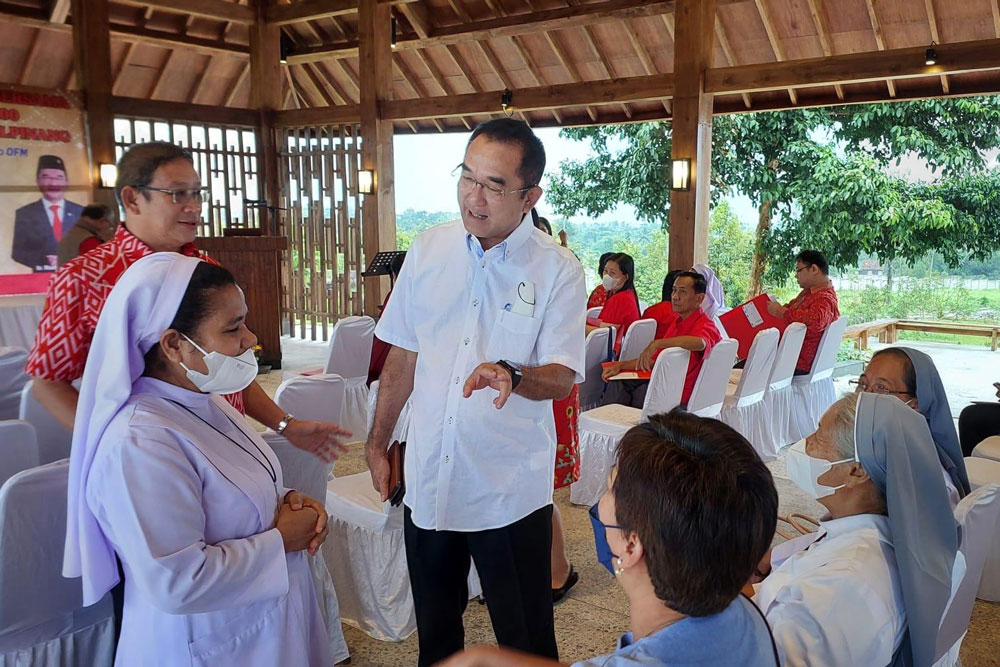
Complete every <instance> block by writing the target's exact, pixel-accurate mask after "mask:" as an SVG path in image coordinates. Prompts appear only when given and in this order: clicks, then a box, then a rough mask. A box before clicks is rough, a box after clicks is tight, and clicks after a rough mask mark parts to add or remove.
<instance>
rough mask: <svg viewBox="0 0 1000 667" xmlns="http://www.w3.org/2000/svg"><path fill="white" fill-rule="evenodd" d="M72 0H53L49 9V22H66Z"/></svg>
mask: <svg viewBox="0 0 1000 667" xmlns="http://www.w3.org/2000/svg"><path fill="white" fill-rule="evenodd" d="M69 5H70V0H53V2H52V9H51V10H49V23H65V22H66V19H67V18H69Z"/></svg>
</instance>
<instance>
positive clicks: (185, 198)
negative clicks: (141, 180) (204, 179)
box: [133, 185, 208, 204]
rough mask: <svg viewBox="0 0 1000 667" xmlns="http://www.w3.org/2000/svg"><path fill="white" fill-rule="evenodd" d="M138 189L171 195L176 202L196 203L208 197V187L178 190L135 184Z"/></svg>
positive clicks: (202, 201)
mask: <svg viewBox="0 0 1000 667" xmlns="http://www.w3.org/2000/svg"><path fill="white" fill-rule="evenodd" d="M133 187H134V188H136V189H137V190H146V191H147V192H162V193H163V194H165V195H170V199H171V201H173V202H174V203H175V204H187V203H189V202H191V201H194V203H196V204H202V203H204V201H205V199H207V198H208V188H206V187H201V188H191V189H187V188H181V189H178V190H171V189H169V188H154V187H150V186H148V185H135V186H133Z"/></svg>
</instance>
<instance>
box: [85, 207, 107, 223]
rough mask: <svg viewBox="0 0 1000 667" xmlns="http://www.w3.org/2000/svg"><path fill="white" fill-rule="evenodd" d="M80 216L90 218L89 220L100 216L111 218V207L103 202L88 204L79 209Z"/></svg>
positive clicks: (97, 218)
mask: <svg viewBox="0 0 1000 667" xmlns="http://www.w3.org/2000/svg"><path fill="white" fill-rule="evenodd" d="M80 217H81V218H90V219H91V220H100V219H101V218H108V219H109V220H110V219H111V209H110V208H109V207H107V206H105V205H104V204H88V205H87V206H84V207H83V210H82V211H80Z"/></svg>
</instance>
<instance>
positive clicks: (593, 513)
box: [587, 503, 626, 530]
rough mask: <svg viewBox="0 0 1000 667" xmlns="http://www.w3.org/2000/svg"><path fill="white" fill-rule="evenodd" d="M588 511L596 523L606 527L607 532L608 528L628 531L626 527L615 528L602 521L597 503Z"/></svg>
mask: <svg viewBox="0 0 1000 667" xmlns="http://www.w3.org/2000/svg"><path fill="white" fill-rule="evenodd" d="M587 511H588V512H590V518H591V519H593V520H594V521H595V522H597V523H599V524H600V525H602V526H604V529H605V530H607V529H608V528H617V529H618V530H626V528H625V526H615V525H612V524H609V523H604V522H603V521H601V517H600V516H599V515H598V514H597V503H594V504H593V505H591V506H590V509H589V510H587Z"/></svg>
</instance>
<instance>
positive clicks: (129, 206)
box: [26, 142, 349, 460]
mask: <svg viewBox="0 0 1000 667" xmlns="http://www.w3.org/2000/svg"><path fill="white" fill-rule="evenodd" d="M115 190H116V194H117V196H118V200H119V201H120V202H121V204H122V207H123V208H124V209H125V220H124V222H123V223H122V225H121V226H120V227H119V229H118V233H117V234H115V236H114V238H113V239H111V241H109V242H107V243H104V244H102V245H100V246H98V247H97V248H95V249H93V250H91V251H90V252H88V253H85V254H83V255H81V256H80V257H77V258H76V259H74V260H72V261H70V262H68V263H67V264H66V265H65V266H63V267H62V268H60V269H59V271H58V272H57V273H56V275H55V277H54V278H53V280H52V284H51V285H50V287H49V293H48V295H47V296H46V299H45V309H44V311H43V313H42V320H41V322H40V324H39V326H38V332H37V333H36V335H35V344H34V347H33V348H32V350H31V355H30V356H29V358H28V363H27V366H26V371H27V372H28V374H29V375H31V376H32V377H33V378H34V379H35V382H34V385H33V392H34V395H35V397H36V398H37V399H38V401H39V402H40V403H41V404H42V405H44V406H45V407H46V409H48V411H49V412H51V413H52V414H53V415H54V416H55V417H56V418H57V419H58V420H59V421H60V422H62V424H63V425H64V426H66V427H67V428H69V429H70V430H72V428H73V420H74V418H75V416H76V404H77V398H78V393H77V391H76V389H75V388H74V387H73V386H72V382H74V381H75V380H77V379H79V378H80V377H81V376H82V375H83V369H84V366H85V365H86V362H87V354H88V352H89V350H90V343H91V340H92V338H93V336H94V329H95V328H96V327H97V318H98V316H99V315H100V314H101V309H102V308H103V307H104V302H105V301H106V300H107V298H108V295H109V294H110V293H111V288H112V287H114V285H115V283H116V282H117V281H118V278H119V277H120V276H121V275H122V273H123V272H124V271H125V269H127V268H128V267H129V266H130V265H131V264H132V263H134V262H136V261H137V260H139V259H141V258H142V257H145V256H146V255H149V254H152V253H154V252H179V253H182V254H184V255H188V256H190V257H200V256H201V255H200V253H199V252H198V250H197V249H196V248H195V245H194V240H195V235H196V232H197V229H198V224H199V222H200V219H201V205H202V200H203V188H202V186H201V179H200V178H199V177H198V174H197V172H195V170H194V162H193V159H192V157H191V153H190V152H188V151H187V150H186V149H184V148H181V147H179V146H174V145H173V144H169V143H164V142H150V143H146V144H137V145H135V146H133V147H132V148H130V149H129V150H128V151H126V152H125V154H124V155H123V156H122V158H121V160H120V161H119V162H118V182H117V183H116V186H115ZM204 259H205V260H206V261H210V262H212V261H213V260H211V259H210V258H207V257H204ZM213 263H214V262H213ZM225 398H226V400H228V401H229V402H230V403H231V404H232V405H233V407H235V408H236V409H237V410H240V411H241V412H245V413H246V414H248V415H249V416H251V417H253V418H254V419H256V420H257V421H259V422H261V423H262V424H265V425H266V426H269V427H271V428H273V429H276V430H277V429H278V428H279V425H280V424H281V423H282V422H284V423H285V428H284V429H283V431H282V434H283V435H284V436H285V437H286V438H288V440H289V441H290V442H291V443H292V444H294V445H295V446H297V447H299V448H301V449H304V450H307V451H311V452H313V453H315V454H316V455H317V456H319V457H320V458H322V459H324V460H330V459H332V458H335V456H336V455H337V453H338V450H342V449H343V445H342V443H341V441H340V439H339V438H338V436H342V435H349V434H348V433H347V432H346V431H344V430H342V429H341V428H340V427H339V426H337V425H336V424H332V423H327V422H315V421H306V420H299V419H293V418H292V416H291V415H286V414H285V412H284V411H283V410H282V409H281V408H279V407H278V406H277V404H275V402H274V401H272V400H271V399H270V397H268V395H267V394H266V393H265V392H264V390H263V389H262V388H261V386H260V385H259V384H257V383H256V382H254V383H252V384H251V385H250V386H249V387H247V388H246V389H244V390H243V392H242V393H239V394H232V395H229V396H226V397H225Z"/></svg>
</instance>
